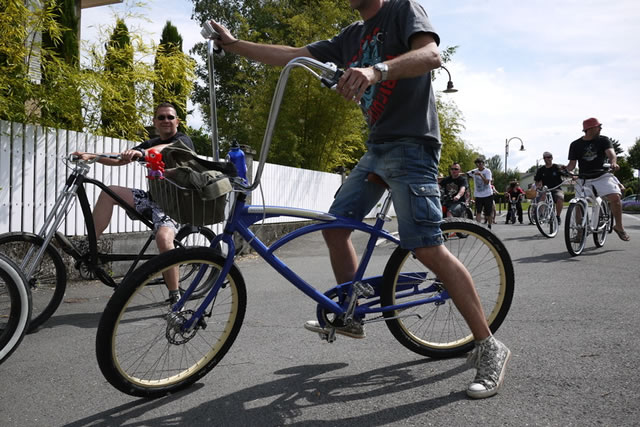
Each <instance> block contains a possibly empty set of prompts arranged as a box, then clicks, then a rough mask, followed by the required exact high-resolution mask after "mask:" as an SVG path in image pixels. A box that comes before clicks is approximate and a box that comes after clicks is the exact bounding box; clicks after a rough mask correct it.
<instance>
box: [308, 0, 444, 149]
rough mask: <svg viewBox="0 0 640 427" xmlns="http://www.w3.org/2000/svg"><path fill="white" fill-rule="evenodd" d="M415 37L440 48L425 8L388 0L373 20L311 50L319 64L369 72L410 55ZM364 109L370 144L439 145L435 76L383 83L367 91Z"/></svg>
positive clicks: (321, 42)
mask: <svg viewBox="0 0 640 427" xmlns="http://www.w3.org/2000/svg"><path fill="white" fill-rule="evenodd" d="M416 33H430V34H431V35H432V36H433V38H434V39H435V41H436V43H438V44H439V43H440V37H439V36H438V35H437V34H436V32H435V30H434V29H433V27H432V26H431V23H430V22H429V18H428V17H427V13H426V12H425V11H424V9H423V8H422V6H420V4H418V3H417V2H415V1H413V0H388V1H386V2H385V3H384V5H383V6H382V8H381V9H380V10H379V11H378V13H377V14H376V15H375V16H374V17H372V18H371V19H368V20H367V21H364V22H363V21H358V22H355V23H353V24H351V25H349V26H348V27H346V28H344V29H343V30H342V31H341V32H340V34H338V35H337V36H335V37H334V38H332V39H331V40H323V41H318V42H315V43H312V44H310V45H308V46H307V49H309V52H310V53H311V55H313V57H314V58H316V59H317V60H319V61H322V62H333V63H335V64H336V65H337V66H338V67H340V68H350V67H370V66H372V65H375V64H377V63H378V62H384V61H387V60H390V59H392V58H395V57H397V56H399V55H402V54H403V53H406V52H408V51H409V50H410V49H411V46H410V38H411V36H412V35H413V34H416ZM360 108H361V109H362V111H363V113H364V115H365V118H366V119H367V123H368V125H369V129H370V133H369V142H372V143H382V142H391V141H396V140H400V139H406V138H409V139H418V140H421V141H424V143H425V144H430V145H437V146H439V145H440V128H439V125H438V113H437V112H436V103H435V97H434V94H433V89H432V87H431V73H426V74H423V75H421V76H419V77H415V78H410V79H401V80H388V81H384V82H380V83H378V84H376V85H374V86H372V87H370V88H369V89H367V91H366V92H365V94H364V96H363V97H362V100H361V102H360Z"/></svg>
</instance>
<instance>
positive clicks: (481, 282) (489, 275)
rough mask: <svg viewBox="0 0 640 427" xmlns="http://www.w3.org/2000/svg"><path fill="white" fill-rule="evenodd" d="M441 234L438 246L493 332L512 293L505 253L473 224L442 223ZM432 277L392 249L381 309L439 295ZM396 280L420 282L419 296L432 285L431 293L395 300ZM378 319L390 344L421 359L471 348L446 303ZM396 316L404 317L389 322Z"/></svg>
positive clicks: (492, 237) (455, 312)
mask: <svg viewBox="0 0 640 427" xmlns="http://www.w3.org/2000/svg"><path fill="white" fill-rule="evenodd" d="M441 228H442V231H443V234H444V236H445V242H444V245H445V246H446V247H447V248H448V249H449V251H450V252H451V253H452V254H453V255H454V256H456V257H457V258H458V259H459V260H460V261H461V262H462V263H463V264H464V266H465V267H466V268H467V270H468V271H469V273H470V274H471V277H472V278H473V281H474V284H475V287H476V290H477V291H478V294H479V296H480V300H481V302H482V305H483V309H484V310H485V314H486V317H487V322H488V324H489V328H490V329H491V331H492V332H496V331H497V330H498V328H499V327H500V325H501V324H502V323H503V322H504V319H505V317H506V316H507V313H508V311H509V308H510V307H511V302H512V300H513V293H514V288H515V279H514V271H513V264H512V262H511V257H510V255H509V252H508V251H507V248H506V247H505V246H504V244H503V243H502V242H501V241H500V239H498V237H497V236H496V235H495V234H493V233H491V231H490V230H487V229H486V228H484V227H481V226H480V225H478V224H477V223H475V222H473V221H467V220H460V219H456V220H453V221H450V220H448V221H446V222H444V223H443V224H442V226H441ZM461 235H462V236H464V237H460V236H461ZM425 274H426V276H425ZM432 274H433V273H432V272H431V271H430V270H428V269H427V268H426V267H425V266H424V265H423V264H422V263H421V262H420V261H418V260H417V259H416V258H415V256H414V255H413V253H412V252H411V251H408V250H406V249H402V248H397V249H396V250H395V251H394V252H393V254H392V255H391V257H390V258H389V261H388V262H387V265H386V267H385V270H384V276H383V288H382V291H381V296H380V298H381V304H382V306H389V305H394V304H396V302H398V303H401V302H406V301H410V300H411V299H412V298H418V299H424V298H427V297H430V296H437V295H441V294H442V292H443V291H444V288H443V287H442V286H441V283H439V281H438V280H437V278H435V277H431V276H432ZM399 279H402V280H405V279H408V280H412V281H413V283H411V285H410V286H412V287H413V286H415V285H416V284H418V282H420V283H419V284H418V288H419V290H422V291H424V290H425V289H426V288H428V287H429V286H432V285H435V287H436V289H435V290H434V291H433V292H428V293H427V294H426V295H425V293H419V291H418V294H416V292H410V294H412V295H406V296H401V293H402V292H406V289H404V290H403V289H401V288H399V287H398V283H399V281H400V280H399ZM415 279H418V280H417V281H415ZM414 290H416V289H414ZM383 314H384V317H385V318H388V320H386V324H387V327H388V329H389V331H390V332H391V333H392V334H393V336H394V337H395V338H396V340H398V341H399V342H400V343H401V344H402V345H403V346H405V347H406V348H408V349H409V350H411V351H413V352H415V353H418V354H421V355H423V356H428V357H432V358H447V357H454V356H458V355H460V354H464V353H466V352H468V351H470V350H471V349H472V348H473V347H474V345H475V343H474V338H473V335H472V334H471V332H470V331H469V328H468V326H467V324H466V322H465V321H464V319H463V318H462V315H461V314H460V313H459V312H458V310H457V309H456V308H455V305H454V304H453V301H452V300H451V299H450V298H447V299H445V300H444V302H443V303H442V304H435V303H434V304H423V305H418V306H414V307H411V308H407V309H405V310H404V311H402V312H401V311H399V310H394V311H388V312H384V313H383ZM396 316H405V317H400V318H396V319H391V318H392V317H396Z"/></svg>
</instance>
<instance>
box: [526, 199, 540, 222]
mask: <svg viewBox="0 0 640 427" xmlns="http://www.w3.org/2000/svg"><path fill="white" fill-rule="evenodd" d="M534 206H537V205H533V204H531V205H529V207H528V208H527V216H528V217H529V224H536V223H537V221H538V220H537V219H536V209H535V208H534Z"/></svg>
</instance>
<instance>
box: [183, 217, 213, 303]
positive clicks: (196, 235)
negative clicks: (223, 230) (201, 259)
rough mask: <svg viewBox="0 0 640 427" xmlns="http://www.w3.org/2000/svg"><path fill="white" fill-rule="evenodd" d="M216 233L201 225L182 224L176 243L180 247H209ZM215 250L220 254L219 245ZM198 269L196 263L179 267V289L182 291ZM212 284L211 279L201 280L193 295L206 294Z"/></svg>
mask: <svg viewBox="0 0 640 427" xmlns="http://www.w3.org/2000/svg"><path fill="white" fill-rule="evenodd" d="M215 237H216V234H215V233H214V232H213V231H211V229H209V228H207V227H202V226H195V225H185V226H183V227H182V228H181V229H180V231H178V234H177V235H176V240H177V241H178V245H179V246H180V247H197V246H202V247H207V248H208V247H210V246H211V242H212V241H213V239H215ZM216 250H217V251H218V252H219V253H220V254H222V249H221V248H220V245H218V246H217V247H216ZM199 269H200V266H199V265H197V264H185V265H183V266H181V267H180V270H179V275H178V277H179V279H178V283H179V284H180V289H181V290H182V291H183V292H184V291H185V290H186V287H187V286H188V284H189V283H190V281H191V280H192V279H193V278H194V276H195V274H196V273H197V272H198V270H199ZM211 286H213V281H211V280H203V281H201V284H200V285H199V286H198V287H197V288H196V289H195V290H194V291H193V296H194V297H201V296H204V295H206V294H207V293H208V292H209V290H210V289H211Z"/></svg>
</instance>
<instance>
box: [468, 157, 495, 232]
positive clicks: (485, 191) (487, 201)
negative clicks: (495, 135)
mask: <svg viewBox="0 0 640 427" xmlns="http://www.w3.org/2000/svg"><path fill="white" fill-rule="evenodd" d="M474 163H475V164H476V166H477V169H474V170H473V171H472V172H471V175H472V176H473V196H474V198H475V199H476V221H478V222H482V214H483V213H484V219H485V220H486V223H487V226H488V227H489V228H491V223H492V222H493V219H492V218H491V217H492V216H493V190H492V189H491V181H492V178H493V177H492V175H491V170H489V169H487V168H485V167H484V158H483V157H478V158H477V159H476V160H475V162H474Z"/></svg>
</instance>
